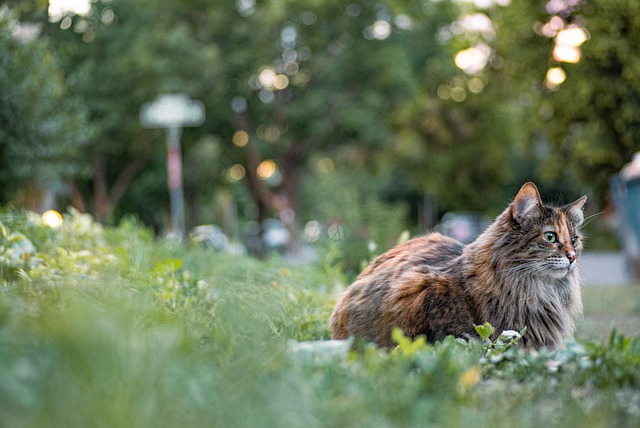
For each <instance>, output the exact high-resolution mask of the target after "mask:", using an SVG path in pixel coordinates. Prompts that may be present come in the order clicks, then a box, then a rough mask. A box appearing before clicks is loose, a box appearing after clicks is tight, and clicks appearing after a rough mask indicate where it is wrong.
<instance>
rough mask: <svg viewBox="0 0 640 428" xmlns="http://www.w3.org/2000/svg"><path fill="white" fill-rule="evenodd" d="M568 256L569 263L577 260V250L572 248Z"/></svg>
mask: <svg viewBox="0 0 640 428" xmlns="http://www.w3.org/2000/svg"><path fill="white" fill-rule="evenodd" d="M567 258H568V259H569V263H573V262H575V261H576V252H575V251H573V250H571V251H569V252H567Z"/></svg>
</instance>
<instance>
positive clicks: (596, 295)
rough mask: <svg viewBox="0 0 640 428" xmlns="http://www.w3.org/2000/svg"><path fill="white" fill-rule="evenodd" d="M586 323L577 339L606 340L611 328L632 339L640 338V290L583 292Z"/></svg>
mask: <svg viewBox="0 0 640 428" xmlns="http://www.w3.org/2000/svg"><path fill="white" fill-rule="evenodd" d="M582 299H583V304H584V315H585V316H584V319H583V320H582V322H581V323H580V325H579V326H578V336H579V337H582V338H585V339H600V340H604V339H606V338H607V337H608V335H609V333H610V331H611V329H612V327H616V328H617V329H618V330H619V331H620V332H622V333H624V334H626V335H629V336H632V335H638V334H640V286H638V285H630V286H626V287H607V286H605V287H594V286H588V287H584V288H583V289H582Z"/></svg>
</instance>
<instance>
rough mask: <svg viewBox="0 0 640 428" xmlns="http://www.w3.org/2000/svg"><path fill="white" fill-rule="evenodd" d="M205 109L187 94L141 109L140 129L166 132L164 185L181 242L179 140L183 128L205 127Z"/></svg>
mask: <svg viewBox="0 0 640 428" xmlns="http://www.w3.org/2000/svg"><path fill="white" fill-rule="evenodd" d="M204 117H205V116H204V105H203V104H202V102H201V101H198V100H191V99H189V97H188V96H187V95H186V94H163V95H159V96H158V97H156V99H155V100H153V101H152V102H148V103H144V104H143V105H142V107H141V108H140V123H141V124H142V127H143V128H166V129H167V182H168V185H169V196H170V200H171V229H172V231H173V232H174V233H176V234H177V235H178V236H179V237H180V239H182V238H184V236H185V222H184V195H183V191H182V155H181V150H180V137H181V135H182V128H183V127H185V126H200V125H202V124H203V123H204Z"/></svg>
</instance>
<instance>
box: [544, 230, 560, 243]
mask: <svg viewBox="0 0 640 428" xmlns="http://www.w3.org/2000/svg"><path fill="white" fill-rule="evenodd" d="M544 239H546V240H547V242H550V243H552V244H553V243H554V242H558V235H556V234H555V233H554V232H545V233H544Z"/></svg>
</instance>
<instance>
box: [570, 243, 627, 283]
mask: <svg viewBox="0 0 640 428" xmlns="http://www.w3.org/2000/svg"><path fill="white" fill-rule="evenodd" d="M578 263H579V264H578V267H579V268H580V278H581V279H582V284H583V285H585V286H589V285H598V286H601V285H611V286H616V285H629V284H631V280H630V279H629V275H628V274H627V271H626V267H625V262H624V255H623V254H622V253H620V252H595V251H594V252H585V253H584V254H582V256H580V260H579V262H578Z"/></svg>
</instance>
